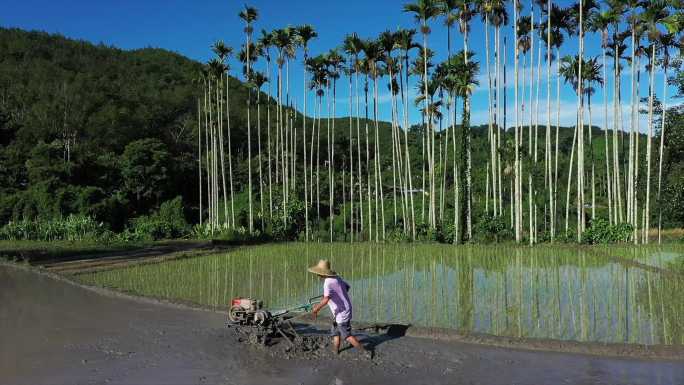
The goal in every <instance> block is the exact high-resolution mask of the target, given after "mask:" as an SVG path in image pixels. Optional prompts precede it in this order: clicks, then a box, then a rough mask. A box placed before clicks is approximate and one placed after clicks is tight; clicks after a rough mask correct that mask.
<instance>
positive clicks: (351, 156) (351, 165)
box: [349, 60, 358, 242]
mask: <svg viewBox="0 0 684 385" xmlns="http://www.w3.org/2000/svg"><path fill="white" fill-rule="evenodd" d="M350 61H351V60H350ZM352 68H353V64H352V63H351V62H350V63H349V71H350V72H349V230H350V231H349V240H350V242H354V232H355V227H354V154H353V148H354V135H353V132H354V131H353V130H352V127H353V122H352V111H353V106H352V104H353V100H352V95H353V82H352V72H351V71H352ZM357 140H358V138H357Z"/></svg>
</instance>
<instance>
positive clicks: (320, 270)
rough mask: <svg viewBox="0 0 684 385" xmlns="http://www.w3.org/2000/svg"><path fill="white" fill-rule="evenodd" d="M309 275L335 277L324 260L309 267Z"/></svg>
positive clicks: (335, 274) (328, 263) (327, 262)
mask: <svg viewBox="0 0 684 385" xmlns="http://www.w3.org/2000/svg"><path fill="white" fill-rule="evenodd" d="M308 270H309V272H310V273H314V274H316V275H320V276H323V277H336V276H337V273H335V272H334V271H332V270H330V262H329V261H328V260H325V259H321V260H320V261H318V264H316V265H314V266H311V267H310V268H309V269H308Z"/></svg>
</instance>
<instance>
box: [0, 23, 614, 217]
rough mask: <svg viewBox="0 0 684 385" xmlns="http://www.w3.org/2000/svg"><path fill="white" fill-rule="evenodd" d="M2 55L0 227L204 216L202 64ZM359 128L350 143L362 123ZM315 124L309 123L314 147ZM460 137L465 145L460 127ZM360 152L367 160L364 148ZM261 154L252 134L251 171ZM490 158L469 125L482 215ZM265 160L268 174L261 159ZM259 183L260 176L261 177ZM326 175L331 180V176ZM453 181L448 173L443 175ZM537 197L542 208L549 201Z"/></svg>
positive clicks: (84, 55) (241, 98) (566, 135)
mask: <svg viewBox="0 0 684 385" xmlns="http://www.w3.org/2000/svg"><path fill="white" fill-rule="evenodd" d="M0 52H2V55H0V224H1V223H5V222H7V221H9V220H12V219H20V218H36V217H44V218H53V217H58V216H62V215H67V214H70V213H79V214H86V215H92V216H94V217H96V218H98V219H100V220H102V221H104V222H106V223H107V224H109V225H110V226H111V227H112V228H113V229H115V230H117V229H121V228H122V227H123V226H124V225H125V223H126V222H127V221H128V220H129V219H130V218H133V217H136V216H139V215H143V214H146V213H148V212H149V211H150V210H152V209H155V208H156V207H158V206H159V204H160V203H161V202H164V201H166V200H169V199H172V198H174V197H176V196H179V195H180V196H182V197H183V200H184V201H185V206H186V208H187V210H188V213H187V214H188V218H197V208H198V184H197V183H198V182H197V181H198V174H197V150H198V148H197V120H196V119H197V103H198V101H199V102H200V103H202V102H203V99H202V98H203V96H204V92H203V87H202V83H201V82H198V80H199V79H200V72H201V70H202V64H201V63H199V62H196V61H193V60H191V59H188V58H186V57H184V56H182V55H179V54H177V53H173V52H170V51H167V50H163V49H154V48H147V49H140V50H132V51H126V50H121V49H118V48H115V47H111V46H105V45H102V44H100V45H94V44H91V43H89V42H85V41H78V40H72V39H68V38H65V37H62V36H59V35H51V34H47V33H43V32H27V31H23V30H19V29H6V28H0ZM340 81H341V82H343V80H340ZM229 85H230V95H231V101H230V103H231V109H230V119H231V126H232V127H231V128H232V131H231V132H232V153H233V167H234V173H233V176H234V179H235V188H236V190H237V191H238V192H240V191H244V190H245V189H246V185H247V162H246V158H247V157H246V154H247V130H246V111H245V110H246V109H245V105H246V98H247V88H246V87H245V86H244V84H243V83H242V82H240V81H239V80H237V79H236V78H232V77H231V78H230V81H229ZM260 99H261V109H260V110H261V127H262V141H263V142H264V144H263V146H265V141H266V135H267V132H266V127H267V123H266V117H267V106H268V105H270V108H271V120H272V122H271V123H272V124H271V126H272V128H271V129H272V130H274V129H275V128H274V127H275V116H276V114H275V107H276V106H275V103H274V102H273V100H272V99H271V100H270V101H269V99H268V97H267V96H266V95H265V94H262V95H261V98H260ZM324 106H325V103H324ZM323 115H325V113H324V114H323ZM252 118H253V121H252V129H253V130H255V131H256V126H257V117H256V108H254V110H253V111H252ZM301 119H302V116H301V114H299V113H297V112H296V113H295V119H294V125H295V127H301ZM331 123H332V122H331ZM365 123H366V122H365V120H363V119H362V120H361V122H360V124H361V127H360V128H361V130H360V131H361V136H362V138H365V125H366V124H365ZM334 124H335V143H334V144H335V154H336V158H335V165H334V168H335V170H336V176H338V177H340V176H341V173H342V168H343V167H348V164H349V163H348V161H349V160H348V159H347V158H348V153H349V134H348V132H349V119H348V118H346V117H340V118H337V119H335V120H334ZM352 124H353V126H352V128H353V136H354V137H355V136H356V119H354V120H353V121H352ZM311 126H312V120H311V118H309V119H307V139H308V140H310V139H311ZM368 126H369V135H371V144H370V146H371V158H372V154H373V144H374V140H373V139H372V136H373V135H374V123H373V122H372V121H371V122H369V124H368ZM327 127H328V120H327V119H326V118H325V117H323V118H322V121H321V123H320V135H321V137H320V144H321V153H320V162H321V165H322V166H324V165H325V162H326V161H327V148H326V143H327ZM379 127H380V132H379V137H380V141H379V151H380V153H381V165H382V167H383V169H385V170H388V172H385V173H384V176H383V178H384V184H385V185H386V186H388V187H391V186H392V178H393V176H392V172H391V167H392V140H391V125H390V124H389V123H387V122H380V125H379ZM456 129H457V133H456V135H457V136H456V137H457V140H459V139H460V137H461V134H460V129H459V128H458V127H457V128H456ZM544 129H545V127H539V139H538V140H539V144H538V145H539V146H540V149H543V145H544V138H543V135H544V134H543V133H544ZM300 130H301V129H300V128H298V134H297V135H298V136H297V140H298V143H297V151H299V152H300V153H299V154H298V155H297V156H298V163H297V167H298V168H300V170H299V172H301V167H302V165H301V163H299V162H301V159H302V154H301V148H302V144H301V138H302V135H301V131H300ZM553 130H554V131H555V127H554V128H553ZM420 132H421V130H420V127H419V126H414V127H412V128H411V129H410V130H409V145H410V151H411V157H412V170H413V171H412V172H413V176H414V186H416V187H418V186H420V183H421V179H420V174H421V169H422V164H421V152H422V141H421V135H420ZM273 134H274V135H275V133H273ZM560 134H561V135H560V140H559V149H560V152H561V156H560V162H559V163H560V165H559V170H560V171H561V173H560V178H561V180H564V179H565V178H566V177H567V171H566V170H567V168H566V165H567V158H568V157H569V156H568V155H569V152H570V147H571V145H572V129H570V128H561V130H560ZM443 135H444V134H443V133H438V134H437V139H438V143H439V142H440V141H443V140H442V139H443ZM594 137H595V139H596V140H594V151H593V154H594V156H595V162H596V164H597V166H596V170H597V172H598V173H599V175H598V176H597V178H598V179H599V180H598V182H597V183H599V184H600V183H601V178H602V175H603V174H601V171H598V170H603V169H604V168H605V166H603V164H604V163H601V162H603V161H604V158H603V141H602V140H603V139H602V138H603V133H602V131H600V130H599V129H597V128H595V129H594ZM354 140H356V139H355V138H354ZM502 140H503V142H504V143H503V144H504V149H503V150H502V153H503V160H504V162H506V163H509V162H510V159H509V158H512V156H513V155H512V151H510V148H509V147H511V146H509V145H508V144H507V143H509V142H512V134H511V133H510V131H509V132H508V133H507V134H506V137H504V138H503V139H502ZM526 140H527V139H526ZM226 146H227V142H226ZM264 151H265V149H264ZM459 151H460V146H459ZM362 152H363V155H362V159H363V162H364V163H365V139H364V140H363V142H362ZM257 153H258V148H257V140H256V133H254V132H253V140H252V155H253V158H252V159H253V167H254V166H255V163H256V159H257V158H256V157H257ZM586 153H587V154H588V155H587V156H589V154H591V153H590V152H589V151H588V150H587V151H586ZM457 156H459V155H458V154H457ZM540 156H541V155H540ZM487 159H488V139H487V129H486V127H485V126H480V127H473V165H474V169H473V183H474V199H475V201H476V204H475V206H476V207H475V208H476V214H477V210H482V209H483V206H484V204H483V202H481V201H483V200H484V198H483V197H484V195H485V182H484V181H485V173H486V163H487ZM542 160H543V158H542ZM587 161H588V160H587ZM262 162H263V166H264V169H265V167H266V159H265V157H264V158H262ZM371 167H372V166H371ZM539 168H540V170H539V172H538V173H537V174H535V179H536V180H537V181H536V182H535V185H538V186H542V185H543V168H542V167H539ZM322 169H323V168H322ZM254 175H255V177H254V178H256V171H255V174H254ZM563 175H565V176H563ZM321 178H323V179H324V180H325V179H326V178H327V174H326V175H322V176H321ZM447 178H452V176H450V175H449V174H448V176H447ZM505 182H506V183H508V182H507V181H505ZM336 184H338V185H340V187H337V188H338V189H339V190H338V191H341V181H340V180H337V181H336ZM257 186H258V185H257ZM563 189H564V187H563V186H561V190H563ZM257 190H258V187H255V192H256V191H257ZM325 191H327V183H322V196H326V195H325V194H324V192H325ZM385 191H391V190H390V189H389V188H387V189H386V190H385ZM540 199H542V201H540V202H543V199H544V198H543V197H542V198H540ZM481 206H482V207H481Z"/></svg>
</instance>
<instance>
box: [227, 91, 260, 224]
mask: <svg viewBox="0 0 684 385" xmlns="http://www.w3.org/2000/svg"><path fill="white" fill-rule="evenodd" d="M256 92H257V146H258V147H259V153H258V155H257V156H258V158H259V161H258V165H259V217H260V218H261V231H262V232H264V231H265V230H266V224H265V223H264V177H263V175H262V173H261V159H262V158H261V90H259V89H257V90H256ZM221 154H223V151H222V152H221ZM226 214H227V212H226Z"/></svg>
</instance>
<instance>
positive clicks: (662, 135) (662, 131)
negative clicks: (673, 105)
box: [657, 63, 667, 244]
mask: <svg viewBox="0 0 684 385" xmlns="http://www.w3.org/2000/svg"><path fill="white" fill-rule="evenodd" d="M663 70H664V75H663V116H662V121H661V128H660V151H659V152H658V153H659V159H658V197H657V204H658V244H660V243H661V241H662V239H661V234H660V233H661V228H662V221H663V206H662V201H661V200H660V198H661V197H660V194H661V186H662V180H663V147H664V144H665V121H666V113H667V63H665V64H663Z"/></svg>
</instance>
